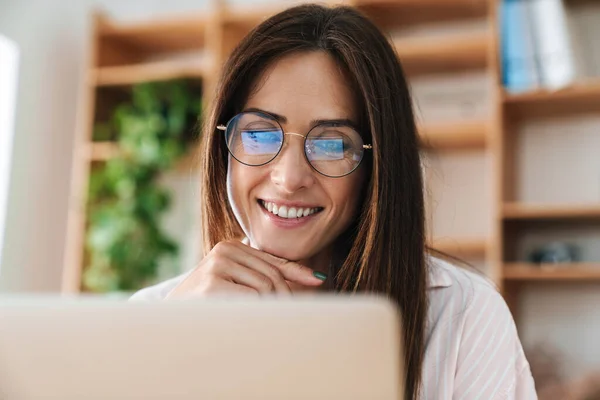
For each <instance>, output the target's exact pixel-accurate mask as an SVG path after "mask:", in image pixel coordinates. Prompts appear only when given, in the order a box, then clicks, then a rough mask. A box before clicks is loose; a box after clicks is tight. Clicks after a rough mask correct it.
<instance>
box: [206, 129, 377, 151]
mask: <svg viewBox="0 0 600 400" xmlns="http://www.w3.org/2000/svg"><path fill="white" fill-rule="evenodd" d="M217 129H218V130H220V131H226V130H227V127H226V126H225V125H217ZM286 135H295V136H300V137H305V136H304V135H301V134H299V133H293V132H286ZM372 148H373V145H370V144H363V149H367V150H371V149H372Z"/></svg>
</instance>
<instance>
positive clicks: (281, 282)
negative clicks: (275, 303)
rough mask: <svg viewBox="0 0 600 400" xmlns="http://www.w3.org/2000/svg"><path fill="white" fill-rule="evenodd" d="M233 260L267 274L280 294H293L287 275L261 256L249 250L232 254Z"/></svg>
mask: <svg viewBox="0 0 600 400" xmlns="http://www.w3.org/2000/svg"><path fill="white" fill-rule="evenodd" d="M231 259H232V261H235V262H237V263H238V264H240V265H243V266H246V267H248V268H251V269H253V270H255V271H257V272H259V273H261V274H263V275H266V276H267V277H268V278H269V279H271V282H273V285H274V287H275V292H276V293H279V294H291V293H292V291H291V289H290V287H289V286H288V284H287V282H286V280H285V277H284V276H283V274H282V273H281V271H280V270H279V269H278V268H277V267H275V266H274V265H272V264H269V263H268V262H266V261H264V260H263V259H261V258H260V257H256V256H255V255H254V254H251V253H249V252H245V251H242V252H236V253H235V254H231Z"/></svg>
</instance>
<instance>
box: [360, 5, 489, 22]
mask: <svg viewBox="0 0 600 400" xmlns="http://www.w3.org/2000/svg"><path fill="white" fill-rule="evenodd" d="M350 3H351V4H352V5H353V6H355V7H356V8H358V9H359V10H360V11H362V12H364V13H366V14H367V15H368V16H370V17H371V18H372V19H373V20H374V21H375V22H376V23H377V24H378V25H380V26H382V27H383V28H386V27H389V26H399V25H407V24H419V23H424V22H440V21H453V20H461V19H463V20H464V19H472V18H483V17H484V16H485V15H486V13H487V10H488V3H489V2H488V1H487V0H353V1H350Z"/></svg>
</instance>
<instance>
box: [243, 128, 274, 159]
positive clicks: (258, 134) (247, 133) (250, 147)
mask: <svg viewBox="0 0 600 400" xmlns="http://www.w3.org/2000/svg"><path fill="white" fill-rule="evenodd" d="M241 136H242V144H243V146H244V153H245V154H247V155H253V156H254V155H255V156H259V155H269V154H271V155H272V154H277V152H278V151H279V148H280V147H281V140H282V138H281V136H282V134H281V131H279V130H243V131H241Z"/></svg>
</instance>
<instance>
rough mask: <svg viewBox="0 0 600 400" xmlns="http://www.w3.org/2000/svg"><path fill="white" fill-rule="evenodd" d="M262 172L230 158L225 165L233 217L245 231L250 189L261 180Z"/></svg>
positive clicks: (249, 204) (260, 169)
mask: <svg viewBox="0 0 600 400" xmlns="http://www.w3.org/2000/svg"><path fill="white" fill-rule="evenodd" d="M263 176H264V172H263V171H262V168H260V167H248V166H246V165H242V164H240V163H239V162H237V161H235V160H230V162H229V165H228V167H227V198H228V200H229V204H230V206H231V209H232V210H233V213H234V214H235V218H236V219H237V221H238V223H239V224H240V226H241V227H242V229H244V231H246V227H247V226H248V225H249V223H248V211H249V208H250V207H252V206H253V205H254V204H253V203H252V204H251V201H252V199H251V197H252V195H251V193H252V190H253V189H254V188H255V187H257V186H259V185H260V183H261V182H262V180H263Z"/></svg>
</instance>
